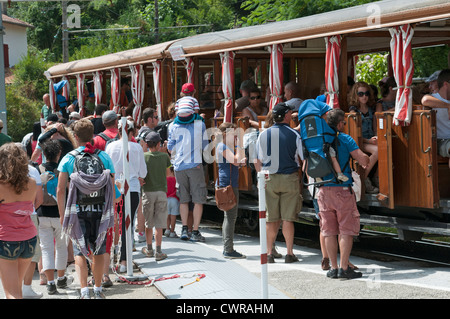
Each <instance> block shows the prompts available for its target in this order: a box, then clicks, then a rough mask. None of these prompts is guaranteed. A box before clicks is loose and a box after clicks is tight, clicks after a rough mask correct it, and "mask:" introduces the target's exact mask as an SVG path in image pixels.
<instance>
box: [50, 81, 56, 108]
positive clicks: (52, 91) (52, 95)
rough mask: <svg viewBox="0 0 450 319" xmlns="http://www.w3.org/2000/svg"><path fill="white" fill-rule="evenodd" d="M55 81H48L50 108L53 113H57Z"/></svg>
mask: <svg viewBox="0 0 450 319" xmlns="http://www.w3.org/2000/svg"><path fill="white" fill-rule="evenodd" d="M53 84H55V83H54V82H53V79H50V80H49V81H48V94H49V95H50V106H51V107H52V113H56V110H55V108H56V92H55V87H54V85H53Z"/></svg>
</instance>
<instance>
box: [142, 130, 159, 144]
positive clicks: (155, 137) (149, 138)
mask: <svg viewBox="0 0 450 319" xmlns="http://www.w3.org/2000/svg"><path fill="white" fill-rule="evenodd" d="M145 141H146V142H161V137H160V136H159V134H158V133H156V132H153V131H151V132H149V133H148V134H147V135H146V136H145Z"/></svg>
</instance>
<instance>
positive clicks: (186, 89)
mask: <svg viewBox="0 0 450 319" xmlns="http://www.w3.org/2000/svg"><path fill="white" fill-rule="evenodd" d="M181 92H183V93H187V94H189V93H192V92H194V84H192V83H184V84H183V86H182V87H181Z"/></svg>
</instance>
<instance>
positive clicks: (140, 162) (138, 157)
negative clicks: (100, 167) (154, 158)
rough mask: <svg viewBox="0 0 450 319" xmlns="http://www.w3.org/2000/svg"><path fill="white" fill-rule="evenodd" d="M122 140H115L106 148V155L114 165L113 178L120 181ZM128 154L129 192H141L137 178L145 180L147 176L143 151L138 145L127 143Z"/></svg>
mask: <svg viewBox="0 0 450 319" xmlns="http://www.w3.org/2000/svg"><path fill="white" fill-rule="evenodd" d="M122 149H123V140H117V141H114V142H111V143H109V144H108V145H107V146H106V150H105V152H106V154H108V155H109V157H111V161H112V163H113V165H114V170H115V172H116V175H115V178H116V179H120V178H121V175H122V173H124V171H123V152H122ZM128 154H130V156H129V163H130V164H129V173H130V180H129V181H128V184H129V186H130V192H138V193H140V191H141V186H140V183H139V177H141V178H145V176H146V175H147V165H145V161H144V151H143V150H142V147H141V146H140V145H139V144H138V143H134V142H128Z"/></svg>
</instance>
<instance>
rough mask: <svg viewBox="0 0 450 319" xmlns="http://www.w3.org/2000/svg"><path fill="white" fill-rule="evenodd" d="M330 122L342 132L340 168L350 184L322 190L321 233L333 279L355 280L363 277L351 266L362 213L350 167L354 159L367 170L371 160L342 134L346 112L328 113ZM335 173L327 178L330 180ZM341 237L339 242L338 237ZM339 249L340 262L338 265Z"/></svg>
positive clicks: (332, 111)
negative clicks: (350, 260) (354, 189)
mask: <svg viewBox="0 0 450 319" xmlns="http://www.w3.org/2000/svg"><path fill="white" fill-rule="evenodd" d="M327 123H328V125H329V126H330V127H332V128H334V129H335V130H336V131H338V132H339V134H338V135H337V137H336V138H337V139H338V141H337V143H336V145H337V149H336V153H337V155H338V161H339V165H340V167H341V168H342V171H343V173H344V174H345V175H346V176H347V177H348V180H347V181H346V182H341V183H338V182H329V183H327V184H324V185H323V186H321V187H319V191H318V194H317V196H318V199H317V200H318V204H319V210H320V212H319V216H320V231H321V234H322V235H323V236H324V237H325V246H326V250H327V252H328V255H329V258H330V261H331V269H330V270H329V271H328V273H327V277H329V278H344V279H353V278H360V277H361V276H362V274H361V273H360V272H355V271H354V270H353V269H352V268H351V267H349V257H350V252H351V250H352V246H353V236H356V235H358V233H359V230H360V222H359V212H358V208H357V206H356V198H355V194H354V192H353V191H352V183H353V180H352V173H351V168H350V165H349V160H350V156H351V157H352V158H354V159H355V160H356V161H358V163H359V165H361V166H362V167H363V168H365V167H366V166H367V165H368V164H369V157H368V156H367V155H366V154H365V153H364V152H362V151H361V150H360V149H359V148H358V145H357V144H356V142H355V141H354V140H353V138H352V137H351V136H349V135H347V134H344V133H341V132H342V130H343V129H344V125H345V113H344V111H342V110H340V109H332V110H330V111H329V112H328V113H327ZM331 179H333V174H330V175H328V176H325V177H323V180H325V181H328V180H331ZM338 236H339V243H338V239H337V237H338ZM338 247H339V250H340V263H339V266H338V263H337V253H338Z"/></svg>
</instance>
